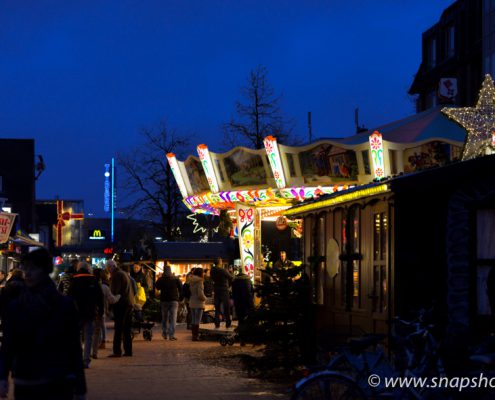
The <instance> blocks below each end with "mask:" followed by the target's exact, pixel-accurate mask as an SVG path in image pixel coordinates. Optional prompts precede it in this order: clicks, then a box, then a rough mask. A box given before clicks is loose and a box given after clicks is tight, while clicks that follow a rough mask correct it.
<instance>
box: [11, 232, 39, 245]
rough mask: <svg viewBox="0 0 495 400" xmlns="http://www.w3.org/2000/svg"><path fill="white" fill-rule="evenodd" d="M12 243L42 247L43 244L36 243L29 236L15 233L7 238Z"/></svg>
mask: <svg viewBox="0 0 495 400" xmlns="http://www.w3.org/2000/svg"><path fill="white" fill-rule="evenodd" d="M9 239H10V240H11V241H12V242H14V243H15V244H17V245H20V246H32V247H43V246H44V243H41V242H38V241H37V240H34V239H32V238H30V237H29V236H26V235H23V234H19V233H17V234H16V235H15V236H11V237H10V238H9Z"/></svg>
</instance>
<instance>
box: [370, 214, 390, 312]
mask: <svg viewBox="0 0 495 400" xmlns="http://www.w3.org/2000/svg"><path fill="white" fill-rule="evenodd" d="M373 225H374V226H373V292H372V295H371V298H372V310H373V312H375V313H383V312H385V311H386V310H387V227H388V221H387V214H386V213H384V212H381V213H376V214H373Z"/></svg>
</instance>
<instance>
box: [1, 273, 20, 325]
mask: <svg viewBox="0 0 495 400" xmlns="http://www.w3.org/2000/svg"><path fill="white" fill-rule="evenodd" d="M24 287H25V283H24V272H22V270H20V269H14V270H12V272H11V273H9V278H8V279H7V283H6V284H5V287H4V288H2V292H1V295H0V307H1V311H0V316H1V318H2V320H3V319H4V317H5V315H4V313H5V312H6V311H7V309H8V306H9V304H10V303H11V302H12V301H13V300H15V299H17V298H18V297H19V295H20V294H21V292H22V290H23V289H24Z"/></svg>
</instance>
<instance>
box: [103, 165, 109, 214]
mask: <svg viewBox="0 0 495 400" xmlns="http://www.w3.org/2000/svg"><path fill="white" fill-rule="evenodd" d="M104 175H105V192H104V195H103V199H104V206H103V210H104V211H105V212H109V211H110V164H105V174H104Z"/></svg>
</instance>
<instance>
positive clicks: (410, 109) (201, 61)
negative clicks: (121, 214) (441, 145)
mask: <svg viewBox="0 0 495 400" xmlns="http://www.w3.org/2000/svg"><path fill="white" fill-rule="evenodd" d="M452 3H453V0H435V1H431V0H401V1H397V0H375V1H371V0H332V1H276V0H274V1H271V0H262V1H261V0H260V1H258V0H251V1H245V0H230V1H227V0H225V1H217V0H208V1H205V0H198V1H186V0H177V1H168V0H162V1H138V0H134V1H129V0H118V1H88V0H86V1H75V0H71V1H67V0H61V1H48V0H43V1H40V0H32V1H23V0H4V1H1V2H0V135H1V137H3V138H34V139H35V141H36V154H42V155H43V157H44V159H45V163H46V171H45V172H44V173H43V174H42V175H41V177H40V179H39V181H38V183H37V198H39V199H50V198H52V199H53V198H55V196H56V195H58V196H60V198H62V199H83V200H84V201H85V212H86V214H88V213H94V214H95V215H97V216H98V215H99V216H101V215H103V172H104V166H103V164H104V163H105V161H107V160H109V159H110V158H111V157H112V156H113V155H115V154H117V153H118V152H125V151H127V150H129V149H130V148H132V147H133V146H135V145H136V144H137V143H138V142H139V141H140V140H141V138H140V136H139V135H138V132H139V131H140V129H142V128H143V127H154V126H157V125H158V123H159V122H160V121H162V120H166V121H167V122H168V125H169V126H170V127H173V128H176V129H178V130H179V131H181V132H183V133H188V134H195V135H196V137H197V138H198V139H197V143H196V144H199V143H202V142H205V143H206V144H208V145H209V147H210V149H211V150H212V151H217V152H218V151H220V150H221V149H222V147H221V145H222V133H221V129H220V127H221V125H222V124H223V123H225V122H227V121H228V120H229V119H230V117H231V115H233V111H234V102H235V101H236V100H238V99H240V93H239V90H240V87H241V86H243V85H244V83H245V81H246V78H247V76H248V73H249V71H250V70H252V69H253V68H254V67H256V65H258V64H262V65H264V66H266V67H267V69H268V70H269V80H270V82H271V84H272V86H273V87H274V88H275V90H276V91H277V92H278V93H282V94H283V96H284V97H283V102H282V104H281V106H282V109H283V111H284V113H285V115H286V116H288V117H291V118H293V119H294V120H295V122H296V129H295V130H296V133H298V134H300V135H301V136H303V137H307V122H306V121H307V112H308V111H311V112H312V115H313V137H316V138H318V137H342V136H348V135H351V134H353V133H354V129H355V128H354V109H355V108H356V107H359V108H360V121H361V123H362V124H364V125H366V127H368V128H372V127H374V126H377V125H380V124H383V123H386V122H390V121H392V120H395V119H399V118H402V117H404V116H407V115H410V114H413V113H414V104H413V102H412V101H411V99H410V98H409V96H408V94H407V89H408V88H409V86H410V84H411V83H412V80H413V76H414V74H415V73H416V71H417V69H418V67H419V64H420V61H421V33H422V32H423V31H424V30H426V29H427V28H429V27H430V26H431V25H433V24H434V23H435V22H437V21H438V19H439V18H440V15H441V13H442V10H443V9H444V8H446V7H447V6H449V5H450V4H452ZM192 151H193V150H191V152H192ZM123 202H125V200H124V199H121V200H120V201H119V203H123Z"/></svg>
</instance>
